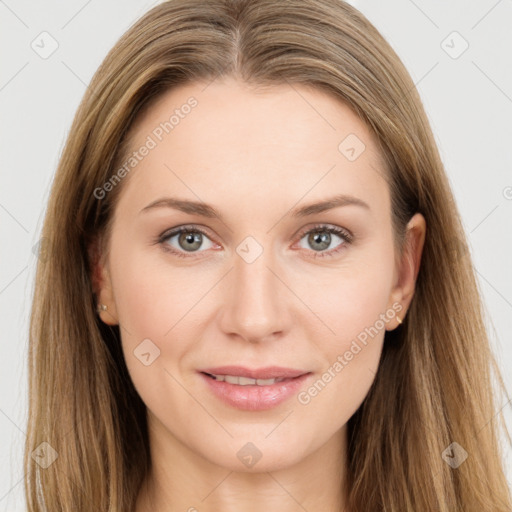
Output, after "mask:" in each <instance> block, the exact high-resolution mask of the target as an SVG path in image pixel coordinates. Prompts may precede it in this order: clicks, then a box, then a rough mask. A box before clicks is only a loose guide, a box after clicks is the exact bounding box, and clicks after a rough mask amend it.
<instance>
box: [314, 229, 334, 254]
mask: <svg viewBox="0 0 512 512" xmlns="http://www.w3.org/2000/svg"><path fill="white" fill-rule="evenodd" d="M309 241H310V242H311V241H312V242H314V243H313V247H314V244H316V243H318V244H320V247H318V250H322V249H327V247H329V244H330V243H331V234H330V233H327V232H325V231H323V232H317V233H312V234H311V235H310V240H309Z"/></svg>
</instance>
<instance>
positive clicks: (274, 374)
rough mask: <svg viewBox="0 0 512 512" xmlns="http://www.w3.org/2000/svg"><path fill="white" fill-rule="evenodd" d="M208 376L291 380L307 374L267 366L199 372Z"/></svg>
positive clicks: (302, 371)
mask: <svg viewBox="0 0 512 512" xmlns="http://www.w3.org/2000/svg"><path fill="white" fill-rule="evenodd" d="M199 371H200V372H202V373H209V374H210V375H233V376H235V377H248V378H250V379H279V378H284V379H293V378H294V377H299V376H300V375H304V374H306V373H309V372H308V371H304V370H296V369H294V368H283V367H281V366H267V367H265V368H245V367H243V366H217V367H215V368H204V369H202V370H199Z"/></svg>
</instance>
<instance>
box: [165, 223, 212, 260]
mask: <svg viewBox="0 0 512 512" xmlns="http://www.w3.org/2000/svg"><path fill="white" fill-rule="evenodd" d="M205 241H206V242H207V243H206V247H205ZM158 243H160V244H161V245H162V247H163V249H164V250H166V251H170V252H172V253H173V254H176V255H177V256H179V257H182V258H187V257H188V256H189V254H187V253H192V254H193V253H197V252H203V251H199V249H201V248H203V249H211V248H212V247H214V244H213V242H212V241H211V240H210V239H209V238H208V235H207V234H206V232H205V231H203V230H202V229H200V228H198V227H195V226H180V227H179V228H175V229H173V230H171V231H166V232H165V233H163V234H162V235H160V237H159V238H158Z"/></svg>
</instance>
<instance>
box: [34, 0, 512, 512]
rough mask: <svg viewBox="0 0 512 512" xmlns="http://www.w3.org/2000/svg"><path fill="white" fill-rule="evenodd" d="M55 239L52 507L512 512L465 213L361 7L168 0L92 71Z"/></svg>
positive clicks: (54, 212) (41, 322) (37, 379)
mask: <svg viewBox="0 0 512 512" xmlns="http://www.w3.org/2000/svg"><path fill="white" fill-rule="evenodd" d="M43 237H44V239H45V240H46V243H47V247H46V249H47V251H48V254H49V257H48V258H47V260H46V262H45V263H42V262H41V263H40V264H39V268H38V272H37V280H36V290H35V297H34V304H33V312H32V319H31V352H30V412H29V422H28V423H29V425H28V437H27V445H26V456H25V465H26V494H27V502H28V508H29V510H30V511H40V510H45V507H46V509H47V510H52V511H53V510H76V511H85V510H87V511H90V510H105V511H107V510H108V511H127V510H134V511H136V512H143V511H146V510H156V511H175V510H176V511H177V510H189V511H193V510H199V511H212V510H238V511H240V510H277V509H279V510H281V511H283V510H284V511H292V510H310V511H313V510H315V511H316V510H325V511H341V510H344V511H346V512H359V511H363V510H364V511H366V510H370V511H397V512H398V511H418V510H437V511H440V512H448V511H453V510H461V511H462V510H463V511H473V510H474V511H479V512H480V511H489V512H490V511H493V512H495V511H505V510H510V508H511V506H512V502H511V497H510V493H509V489H508V487H507V482H506V480H505V477H504V472H503V467H502V461H501V454H500V447H499V443H498V429H497V422H496V421H495V420H496V417H497V415H496V412H497V410H498V400H497V398H496V397H495V396H494V393H493V389H492V386H491V383H492V377H493V372H494V375H495V376H496V377H497V378H498V382H499V383H500V384H501V386H502V387H501V389H502V390H503V391H504V388H503V384H502V381H501V380H500V376H499V371H498V369H497V367H496V365H495V362H494V359H493V356H492V353H491V352H490V348H489V343H488V339H487V335H486V332H485V328H484V319H483V313H482V306H481V299H480V297H479V295H478V291H477V286H476V280H475V275H474V271H473V268H472V264H471V261H470V258H469V256H468V250H467V245H466V241H465V235H464V231H463V229H462V226H461V222H460V217H459V213H458V211H457V208H456V206H455V203H454V199H453V195H452V193H451V191H450V188H449V184H448V180H447V178H446V175H445V172H444V169H443V165H442V162H441V160H440V158H439V154H438V152H437V148H436V146H435V142H434V138H433V136H432V132H431V129H430V127H429V124H428V121H427V117H426V115H425V112H424V110H423V107H422V105H421V101H420V99H419V97H418V94H417V92H416V90H415V88H414V84H413V83H412V81H411V79H410V77H409V75H408V73H407V71H406V70H405V68H404V66H403V65H402V63H401V62H400V60H399V58H398V57H397V55H396V54H395V53H394V52H393V50H392V49H391V48H390V46H389V45H388V44H387V43H386V42H385V41H384V40H383V38H382V36H381V35H380V34H379V33H378V32H377V30H376V29H375V28H374V27H373V26H372V25H371V24H370V23H369V22H368V20H366V19H365V18H364V17H363V16H362V15H361V14H360V13H359V12H358V11H357V10H355V9H354V8H352V7H350V6H349V5H347V4H345V3H343V2H340V1H338V0H308V1H304V0H301V1H299V0H292V1H286V2H272V1H270V0H252V1H231V2H230V1H222V0H215V1H211V2H208V3H206V4H204V3H202V2H199V1H196V0H172V1H169V2H166V3H163V4H162V5H159V6H157V7H155V8H154V9H152V10H151V11H150V12H149V13H148V14H147V15H146V16H144V17H143V18H142V19H141V20H140V21H139V22H138V23H136V24H135V25H134V26H133V27H132V28H131V29H130V30H129V31H128V32H127V33H126V34H125V35H124V36H123V37H122V38H121V40H120V41H119V42H118V43H117V44H116V46H115V47H114V48H113V50H112V51H111V52H110V53H109V55H108V56H107V58H106V59H105V61H104V63H103V64H102V65H101V67H100V69H99V70H98V72H97V73H96V75H95V77H94V78H93V80H92V82H91V84H90V87H89V89H88V92H87V93H86V96H85V98H84V100H83V102H82V104H81V106H80V108H79V110H78V112H77V114H76V117H75V120H74V123H73V126H72V128H71V133H70V136H69V139H68V142H67V145H66V147H65V150H64V153H63V155H62V158H61V161H60V164H59V168H58V170H57V175H56V178H55V181H54V184H53V189H52V193H51V198H50V201H49V205H48V210H47V213H46V219H45V224H44V228H43ZM498 416H499V415H498Z"/></svg>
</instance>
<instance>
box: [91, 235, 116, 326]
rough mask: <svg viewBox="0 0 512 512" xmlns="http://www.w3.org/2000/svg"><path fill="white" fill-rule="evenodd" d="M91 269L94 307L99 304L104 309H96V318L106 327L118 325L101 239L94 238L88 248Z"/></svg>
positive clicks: (106, 259) (106, 260)
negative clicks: (104, 307) (94, 299)
mask: <svg viewBox="0 0 512 512" xmlns="http://www.w3.org/2000/svg"><path fill="white" fill-rule="evenodd" d="M88 253H89V261H90V268H91V281H92V286H93V291H94V296H95V298H96V306H97V307H98V306H99V305H100V304H103V305H104V306H106V309H103V310H102V309H99V308H98V316H99V317H100V319H101V320H102V321H103V322H104V323H105V324H107V325H118V324H119V320H118V316H117V310H116V304H115V300H114V294H113V289H112V280H111V276H110V271H109V265H108V258H107V256H106V254H104V252H103V250H102V243H101V237H99V236H98V237H95V238H94V240H93V241H92V242H91V243H90V244H89V247H88Z"/></svg>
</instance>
